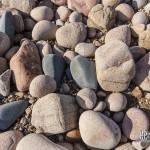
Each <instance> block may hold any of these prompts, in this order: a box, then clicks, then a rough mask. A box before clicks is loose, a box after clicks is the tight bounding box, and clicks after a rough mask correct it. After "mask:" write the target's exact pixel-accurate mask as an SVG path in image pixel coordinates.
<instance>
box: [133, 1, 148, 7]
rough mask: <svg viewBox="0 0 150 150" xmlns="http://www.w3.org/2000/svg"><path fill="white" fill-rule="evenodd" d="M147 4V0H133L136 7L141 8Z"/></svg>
mask: <svg viewBox="0 0 150 150" xmlns="http://www.w3.org/2000/svg"><path fill="white" fill-rule="evenodd" d="M146 4H147V0H132V6H133V8H134V9H141V8H142V7H144V6H145V5H146Z"/></svg>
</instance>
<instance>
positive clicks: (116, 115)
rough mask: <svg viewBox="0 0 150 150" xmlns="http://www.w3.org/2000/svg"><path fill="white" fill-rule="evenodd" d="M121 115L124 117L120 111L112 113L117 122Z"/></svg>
mask: <svg viewBox="0 0 150 150" xmlns="http://www.w3.org/2000/svg"><path fill="white" fill-rule="evenodd" d="M123 117H124V113H123V112H122V111H121V112H116V113H114V114H113V120H114V121H115V122H118V123H119V122H121V121H122V120H123Z"/></svg>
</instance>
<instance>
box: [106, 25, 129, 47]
mask: <svg viewBox="0 0 150 150" xmlns="http://www.w3.org/2000/svg"><path fill="white" fill-rule="evenodd" d="M114 40H120V41H122V42H124V43H126V44H127V45H128V46H129V45H130V43H131V31H130V27H128V26H127V25H121V26H119V27H116V28H113V29H111V30H109V32H107V34H106V36H105V43H109V42H110V41H114Z"/></svg>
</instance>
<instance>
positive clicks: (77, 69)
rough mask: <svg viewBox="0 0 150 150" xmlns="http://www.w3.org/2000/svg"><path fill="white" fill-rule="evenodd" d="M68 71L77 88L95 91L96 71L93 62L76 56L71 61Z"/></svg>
mask: <svg viewBox="0 0 150 150" xmlns="http://www.w3.org/2000/svg"><path fill="white" fill-rule="evenodd" d="M70 70H71V74H72V77H73V79H74V80H75V82H76V83H77V84H78V86H79V87H81V88H90V89H97V79H96V70H95V64H94V62H93V61H91V60H90V59H88V58H85V57H82V56H80V55H78V56H76V57H75V58H74V59H73V60H72V61H71V63H70Z"/></svg>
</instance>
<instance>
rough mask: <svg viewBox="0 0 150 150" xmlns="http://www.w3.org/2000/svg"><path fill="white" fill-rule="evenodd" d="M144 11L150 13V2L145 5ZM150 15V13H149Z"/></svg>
mask: <svg viewBox="0 0 150 150" xmlns="http://www.w3.org/2000/svg"><path fill="white" fill-rule="evenodd" d="M144 11H145V12H146V13H147V14H149V12H150V3H147V5H145V6H144ZM148 16H149V15H148Z"/></svg>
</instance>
